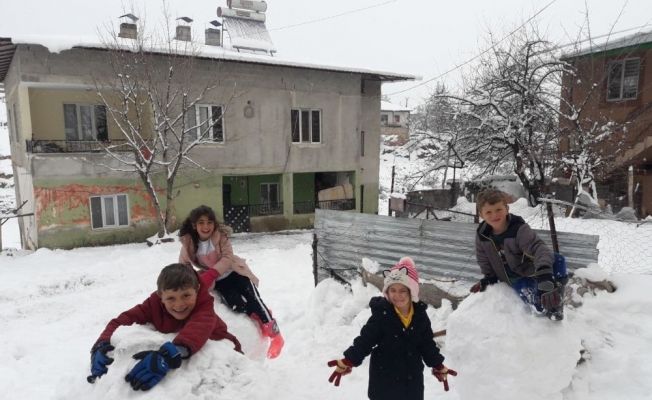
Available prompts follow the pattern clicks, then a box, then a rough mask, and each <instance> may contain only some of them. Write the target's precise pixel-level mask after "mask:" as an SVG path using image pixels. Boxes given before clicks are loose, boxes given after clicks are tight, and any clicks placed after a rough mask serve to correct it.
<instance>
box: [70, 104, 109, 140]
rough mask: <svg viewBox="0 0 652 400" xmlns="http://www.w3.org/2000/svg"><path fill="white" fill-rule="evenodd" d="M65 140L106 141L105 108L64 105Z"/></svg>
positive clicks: (85, 105)
mask: <svg viewBox="0 0 652 400" xmlns="http://www.w3.org/2000/svg"><path fill="white" fill-rule="evenodd" d="M63 118H64V124H65V131H66V140H108V138H109V131H108V129H107V125H106V107H104V106H96V105H88V104H64V105H63Z"/></svg>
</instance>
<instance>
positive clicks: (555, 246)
mask: <svg viewBox="0 0 652 400" xmlns="http://www.w3.org/2000/svg"><path fill="white" fill-rule="evenodd" d="M543 200H544V201H545V199H543ZM546 210H547V211H548V224H549V225H550V240H551V241H552V249H553V251H554V252H555V253H559V242H558V241H557V228H555V215H554V213H553V211H552V203H551V202H549V201H546Z"/></svg>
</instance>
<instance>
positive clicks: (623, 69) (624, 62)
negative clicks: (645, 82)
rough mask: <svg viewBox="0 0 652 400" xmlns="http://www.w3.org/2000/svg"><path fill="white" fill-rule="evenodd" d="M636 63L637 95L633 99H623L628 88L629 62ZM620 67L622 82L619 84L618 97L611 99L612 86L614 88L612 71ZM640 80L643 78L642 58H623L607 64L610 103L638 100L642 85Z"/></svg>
mask: <svg viewBox="0 0 652 400" xmlns="http://www.w3.org/2000/svg"><path fill="white" fill-rule="evenodd" d="M632 61H636V62H637V64H638V65H637V68H636V72H637V73H636V86H635V87H634V90H635V92H636V93H635V95H634V96H633V97H623V96H624V93H625V88H626V81H625V79H626V76H625V72H626V66H627V62H632ZM616 65H619V66H620V76H619V77H618V79H619V80H620V82H619V89H620V90H619V93H618V97H610V94H611V90H610V89H611V86H612V80H611V79H612V78H611V77H612V74H611V70H612V68H614V66H616ZM640 78H641V58H640V57H629V58H623V59H620V60H612V61H609V62H608V64H607V90H606V92H607V93H606V99H607V101H608V102H617V101H628V100H636V99H637V98H638V95H639V93H640V90H639V85H640Z"/></svg>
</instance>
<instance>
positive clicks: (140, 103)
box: [96, 12, 235, 237]
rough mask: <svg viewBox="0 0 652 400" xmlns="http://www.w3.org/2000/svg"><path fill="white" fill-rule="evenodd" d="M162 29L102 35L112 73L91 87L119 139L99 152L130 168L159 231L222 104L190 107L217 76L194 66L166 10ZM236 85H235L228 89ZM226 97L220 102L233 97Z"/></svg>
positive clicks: (214, 135)
mask: <svg viewBox="0 0 652 400" xmlns="http://www.w3.org/2000/svg"><path fill="white" fill-rule="evenodd" d="M164 14H165V20H166V22H167V24H166V26H165V29H163V32H161V33H160V34H159V35H152V36H151V37H146V36H145V34H144V33H145V25H144V23H140V24H139V26H138V32H139V35H138V38H137V39H123V38H121V37H119V36H118V35H117V34H116V33H115V32H112V33H111V34H109V35H108V38H107V39H105V43H104V44H105V46H106V47H107V48H108V49H109V54H110V56H109V59H108V63H109V66H110V70H111V76H108V77H101V78H99V77H97V78H96V88H97V94H98V96H99V97H100V99H101V101H102V103H103V105H104V107H105V109H106V114H107V115H108V117H109V118H111V120H112V121H113V122H114V123H115V125H116V126H117V127H118V129H119V132H120V134H121V137H122V138H123V139H124V142H123V143H119V144H116V145H106V146H104V149H105V151H106V153H107V154H108V155H109V156H110V157H111V158H112V159H114V160H116V161H117V162H118V164H119V165H120V167H115V166H112V167H109V168H111V169H112V170H117V171H123V172H130V173H136V174H138V176H139V177H140V179H141V181H142V183H143V185H144V187H145V189H146V191H147V193H148V194H149V196H150V198H151V201H152V204H153V206H154V208H155V210H156V217H157V223H158V236H159V237H162V236H164V235H166V234H167V233H168V232H169V231H170V230H171V229H172V228H173V226H172V225H173V223H174V221H173V219H172V213H173V209H174V200H175V197H176V196H177V194H178V193H175V192H174V189H175V179H176V178H177V174H178V172H179V170H180V169H181V168H182V167H183V166H190V167H195V168H203V167H202V166H201V165H200V164H199V163H197V162H195V161H194V160H193V159H192V158H191V151H192V150H193V148H195V147H196V146H197V145H199V144H202V143H208V142H214V141H216V140H217V141H219V140H220V139H223V137H222V136H221V135H222V134H223V133H222V131H221V126H222V124H221V120H222V115H223V114H224V111H225V109H223V108H219V109H218V108H215V107H213V108H212V109H209V111H208V115H200V113H198V112H196V107H195V106H196V105H197V104H199V103H201V102H202V101H206V100H205V98H206V97H207V95H208V94H210V93H212V92H214V91H215V90H216V89H217V88H218V87H219V86H220V81H219V80H215V79H214V78H210V80H209V78H208V76H209V74H208V73H207V71H203V72H204V73H201V72H200V71H199V70H198V65H196V62H197V56H198V55H199V52H198V46H197V45H195V44H193V43H192V42H190V41H181V40H175V38H174V36H173V35H172V32H171V31H172V30H171V29H170V23H169V22H170V18H169V17H168V15H167V13H166V12H164ZM211 66H212V69H211V74H210V75H211V76H219V74H218V73H216V72H217V71H216V69H218V68H219V61H212V65H211ZM234 89H235V88H234ZM234 95H235V91H233V92H232V94H231V95H230V98H229V100H228V101H227V102H226V103H225V107H226V105H227V104H229V103H230V101H231V100H232V99H233V97H234Z"/></svg>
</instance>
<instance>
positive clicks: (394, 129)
mask: <svg viewBox="0 0 652 400" xmlns="http://www.w3.org/2000/svg"><path fill="white" fill-rule="evenodd" d="M410 111H411V110H410V109H408V108H406V107H401V106H397V105H395V104H393V103H390V102H389V101H385V100H382V101H381V102H380V133H381V135H382V136H384V137H385V138H386V139H387V140H390V141H391V142H392V143H393V144H397V145H401V144H404V143H405V142H407V141H408V139H410V126H409V122H410V119H409V118H410Z"/></svg>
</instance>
